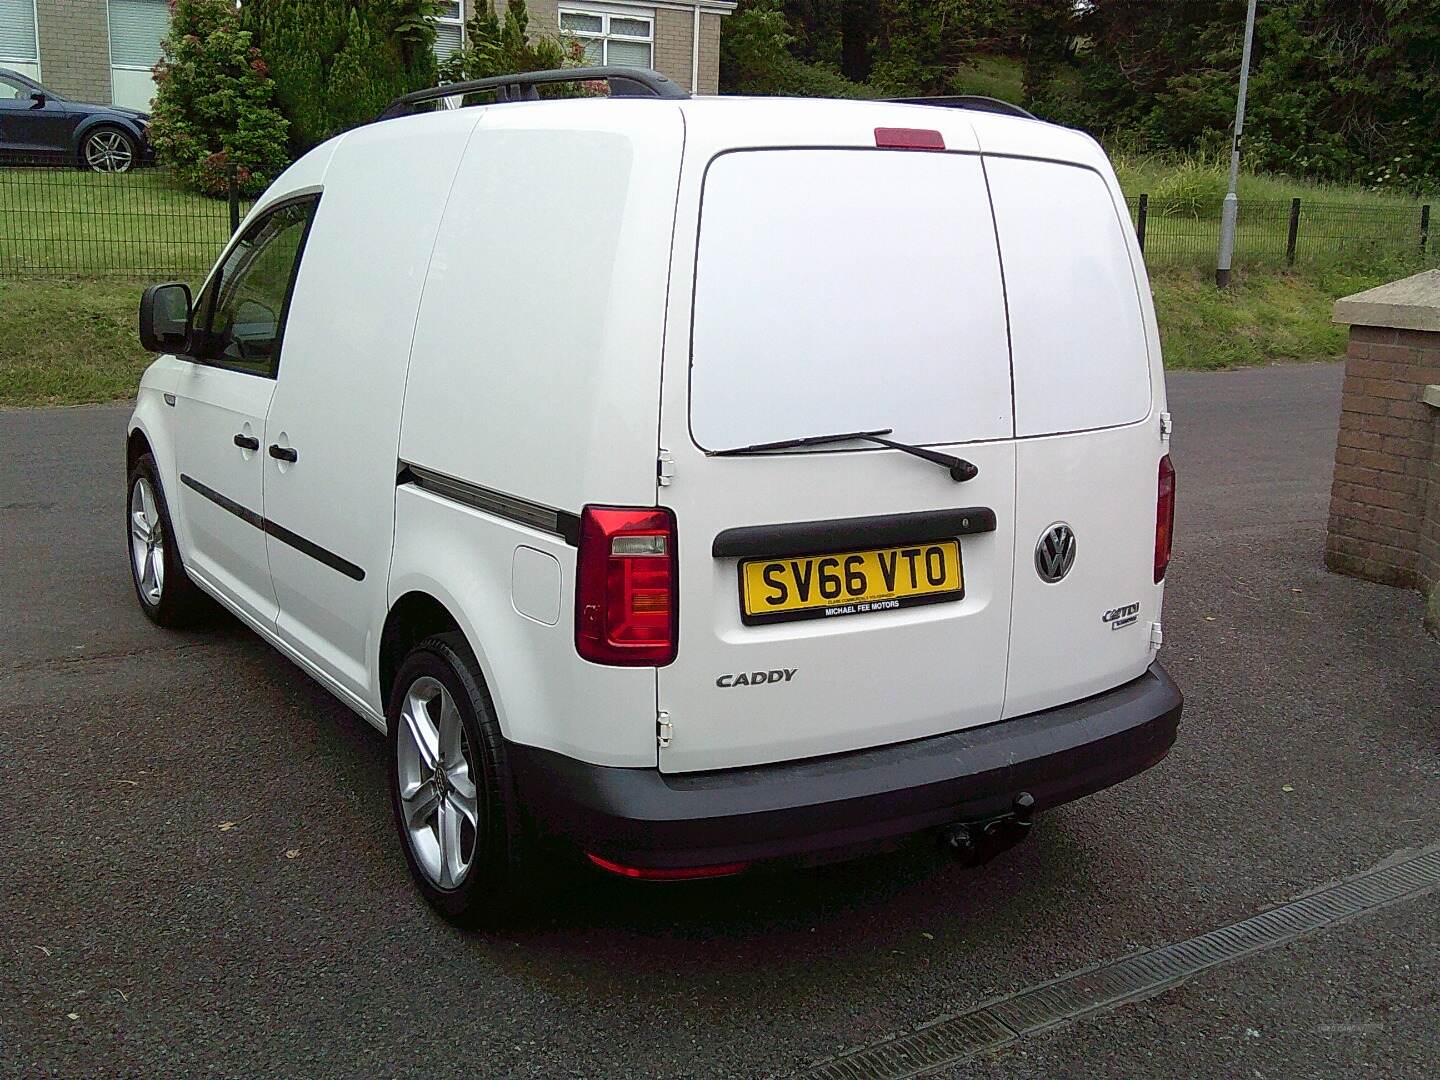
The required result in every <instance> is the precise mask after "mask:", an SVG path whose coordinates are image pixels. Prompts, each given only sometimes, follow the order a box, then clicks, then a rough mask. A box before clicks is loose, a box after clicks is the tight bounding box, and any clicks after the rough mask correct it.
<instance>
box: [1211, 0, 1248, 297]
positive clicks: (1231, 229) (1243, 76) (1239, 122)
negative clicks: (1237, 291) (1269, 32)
mask: <svg viewBox="0 0 1440 1080" xmlns="http://www.w3.org/2000/svg"><path fill="white" fill-rule="evenodd" d="M1254 36H1255V0H1250V7H1249V9H1248V10H1247V11H1246V13H1245V46H1244V48H1243V49H1241V52H1240V93H1239V95H1238V96H1237V97H1236V99H1235V130H1234V133H1233V134H1232V135H1231V138H1230V188H1229V190H1228V191H1226V193H1225V203H1224V205H1223V206H1222V207H1221V209H1220V254H1219V257H1218V258H1217V259H1216V260H1215V284H1216V286H1217V287H1218V288H1221V289H1223V288H1226V287H1227V286H1228V285H1229V284H1230V262H1231V259H1232V257H1233V256H1234V254H1235V213H1236V211H1237V210H1238V209H1239V202H1238V200H1237V199H1236V198H1235V184H1236V181H1238V180H1239V179H1240V135H1241V133H1242V132H1243V131H1244V130H1245V89H1246V87H1247V86H1248V85H1249V83H1250V40H1251V39H1252V38H1253V37H1254Z"/></svg>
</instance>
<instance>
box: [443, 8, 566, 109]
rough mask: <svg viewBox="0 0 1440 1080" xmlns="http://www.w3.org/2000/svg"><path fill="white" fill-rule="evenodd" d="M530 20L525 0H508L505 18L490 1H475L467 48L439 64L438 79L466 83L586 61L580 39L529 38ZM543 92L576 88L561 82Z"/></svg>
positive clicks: (555, 93) (552, 93)
mask: <svg viewBox="0 0 1440 1080" xmlns="http://www.w3.org/2000/svg"><path fill="white" fill-rule="evenodd" d="M529 22H530V13H529V12H528V11H527V10H526V7H525V0H508V2H507V3H506V5H505V14H504V15H503V16H501V15H499V14H498V13H497V12H496V10H495V4H494V0H485V4H484V6H483V7H480V6H478V5H477V7H476V9H475V14H474V15H472V16H470V20H469V21H468V22H467V23H466V24H465V46H464V47H463V48H461V49H459V50H458V51H456V52H455V54H454V55H452V56H451V57H450V58H449V59H448V60H446V61H445V62H444V63H443V64H441V65H440V79H441V81H442V82H465V81H467V80H469V79H488V78H491V77H492V76H495V75H510V74H513V73H515V72H520V71H553V70H555V69H557V68H566V67H581V66H583V65H584V64H585V49H584V47H583V46H582V45H581V44H580V42H579V40H578V39H575V38H571V39H569V40H562V39H560V38H557V37H554V36H553V35H550V34H537V35H534V36H532V35H531V34H530V31H529ZM541 93H543V94H545V95H547V96H561V95H566V94H573V93H575V91H574V89H573V88H568V87H565V86H564V85H563V84H562V85H561V86H556V87H542V88H541Z"/></svg>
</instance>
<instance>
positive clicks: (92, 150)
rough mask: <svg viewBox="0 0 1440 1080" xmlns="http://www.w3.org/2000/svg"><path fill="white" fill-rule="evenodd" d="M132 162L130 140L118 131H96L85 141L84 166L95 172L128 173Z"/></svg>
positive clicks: (133, 159) (133, 153) (132, 152)
mask: <svg viewBox="0 0 1440 1080" xmlns="http://www.w3.org/2000/svg"><path fill="white" fill-rule="evenodd" d="M134 162H135V151H134V150H133V149H132V148H131V146H130V140H129V139H127V138H126V137H125V136H124V135H122V134H120V132H118V131H97V132H95V133H94V134H93V135H91V136H90V137H89V138H88V139H86V140H85V164H86V165H88V166H90V168H92V169H94V170H95V171H96V172H110V173H122V172H128V171H129V170H130V166H131V165H132V164H134Z"/></svg>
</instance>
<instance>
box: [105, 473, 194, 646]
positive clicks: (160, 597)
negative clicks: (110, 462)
mask: <svg viewBox="0 0 1440 1080" xmlns="http://www.w3.org/2000/svg"><path fill="white" fill-rule="evenodd" d="M126 491H127V492H128V493H129V494H128V497H127V499H126V504H125V505H126V511H127V512H126V515H125V538H126V545H125V546H126V548H127V550H128V551H129V553H130V580H131V581H132V582H134V584H135V596H136V598H137V599H138V600H139V601H140V610H141V611H143V612H145V616H146V618H148V619H149V620H150V621H151V622H153V623H155V624H156V625H157V626H166V627H181V626H188V625H190V624H192V623H193V622H194V621H195V620H196V619H197V617H198V616H199V615H200V614H201V613H202V612H203V611H204V610H205V609H206V608H207V606H208V605H207V603H206V597H205V594H204V593H202V592H201V591H200V590H199V589H198V588H197V587H196V586H195V583H194V582H193V581H191V580H190V577H189V575H187V574H186V573H185V567H184V565H183V564H182V563H181V562H180V550H179V545H178V544H177V543H176V542H175V529H174V527H173V526H172V525H171V524H170V507H169V506H168V505H167V504H166V502H165V491H164V489H163V488H161V486H160V473H159V472H158V471H157V470H156V468H155V459H154V458H153V457H151V456H150V455H149V454H142V455H140V457H139V458H138V459H136V461H135V464H134V465H132V466H131V468H130V476H129V480H128V484H127V487H126Z"/></svg>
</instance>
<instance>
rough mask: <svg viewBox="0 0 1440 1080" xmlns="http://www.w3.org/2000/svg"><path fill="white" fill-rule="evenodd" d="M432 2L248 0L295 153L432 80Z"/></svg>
mask: <svg viewBox="0 0 1440 1080" xmlns="http://www.w3.org/2000/svg"><path fill="white" fill-rule="evenodd" d="M433 8H434V4H433V3H432V2H431V0H249V2H248V3H247V4H246V5H245V8H244V12H245V14H244V20H245V25H246V26H247V27H249V28H250V29H252V30H253V31H254V33H255V34H256V38H257V40H258V42H259V45H260V48H261V49H263V50H264V52H265V55H266V57H267V58H268V59H269V61H270V64H271V67H272V68H273V70H274V72H275V84H276V100H277V102H278V103H279V105H280V108H281V110H282V111H283V112H284V113H285V115H286V117H288V118H289V120H290V149H291V151H292V152H293V153H294V154H295V155H296V156H299V155H300V154H303V153H304V152H305V151H306V150H309V149H310V148H311V147H313V146H317V145H319V144H320V143H322V142H324V141H325V140H326V139H329V138H331V137H332V136H334V135H338V134H339V133H340V132H342V131H346V130H348V129H349V128H352V127H356V126H358V125H360V124H364V123H367V122H369V121H371V120H373V119H374V118H375V117H376V116H377V115H379V113H380V112H381V110H383V109H384V108H385V106H386V105H388V104H389V103H390V102H391V101H393V100H394V99H395V98H397V97H399V96H401V95H402V94H407V93H409V92H410V91H412V90H420V89H424V88H425V87H429V86H434V85H435V79H436V66H435V53H434V44H435V26H434V24H433V23H432V22H430V21H429V18H428V16H429V15H431V14H433Z"/></svg>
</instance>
